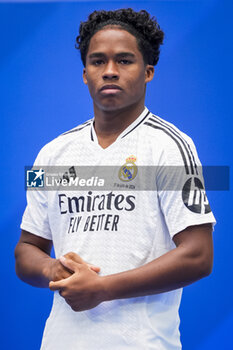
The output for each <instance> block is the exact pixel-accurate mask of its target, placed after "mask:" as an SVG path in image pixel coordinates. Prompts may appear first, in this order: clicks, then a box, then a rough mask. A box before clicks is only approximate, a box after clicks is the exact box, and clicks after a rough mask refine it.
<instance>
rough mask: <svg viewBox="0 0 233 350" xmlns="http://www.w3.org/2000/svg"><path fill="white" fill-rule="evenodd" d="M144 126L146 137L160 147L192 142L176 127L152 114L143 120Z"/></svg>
mask: <svg viewBox="0 0 233 350" xmlns="http://www.w3.org/2000/svg"><path fill="white" fill-rule="evenodd" d="M144 126H145V127H144V130H145V132H146V134H147V137H149V138H150V139H151V140H152V142H153V141H154V142H156V143H159V144H160V145H162V144H163V145H167V144H174V142H175V143H177V142H178V141H179V142H181V143H182V142H185V143H187V142H188V143H192V142H193V141H192V139H191V137H190V136H188V135H187V134H186V133H185V132H183V131H182V130H181V129H179V128H178V127H177V126H176V125H174V124H173V123H171V122H169V121H167V120H165V119H163V118H161V117H159V116H158V115H156V114H153V113H150V115H149V116H148V118H147V119H146V120H145V122H144Z"/></svg>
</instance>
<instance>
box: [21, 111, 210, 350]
mask: <svg viewBox="0 0 233 350" xmlns="http://www.w3.org/2000/svg"><path fill="white" fill-rule="evenodd" d="M50 166H51V167H60V166H61V167H64V168H65V169H67V171H66V175H67V174H68V175H67V176H68V181H69V176H70V178H71V177H72V176H71V175H72V174H71V173H73V174H74V173H75V176H73V177H72V178H73V179H74V178H76V177H77V176H78V172H79V169H83V167H84V166H86V167H87V168H88V167H94V169H95V167H96V169H97V168H98V169H101V168H103V169H108V171H110V173H111V172H112V187H111V186H110V187H105V186H103V187H101V186H99V187H98V186H97V187H95V188H94V185H93V183H92V185H93V186H90V187H89V188H87V187H85V189H84V190H83V189H82V187H79V189H78V190H76V189H75V188H73V187H72V188H66V187H62V188H61V187H59V188H57V189H56V188H54V189H53V190H44V191H43V190H31V191H27V207H26V209H25V212H24V215H23V219H22V224H21V228H22V229H23V230H26V231H28V232H31V233H33V234H35V235H38V236H40V237H43V238H46V239H49V240H52V241H53V245H54V251H55V256H56V258H59V257H60V256H62V255H64V254H66V253H68V252H71V251H72V252H75V253H77V254H79V255H80V256H81V257H82V258H83V259H84V260H85V261H87V262H89V263H92V264H93V265H96V266H100V268H101V271H100V275H109V274H115V273H119V272H122V271H127V270H131V269H134V268H137V267H139V266H142V265H144V264H146V263H148V262H150V261H152V260H154V259H156V258H158V257H159V256H161V255H163V254H165V253H166V252H168V251H170V250H171V249H174V248H175V244H174V242H173V240H172V238H173V237H174V235H175V234H177V233H179V232H180V231H182V230H184V229H185V228H186V227H188V226H191V225H198V224H204V223H213V224H214V223H215V219H214V216H213V214H212V212H211V210H210V207H209V203H208V200H207V198H206V194H205V191H204V184H203V179H202V174H201V170H200V169H201V168H200V166H201V164H200V161H199V159H198V156H197V153H196V149H195V146H194V144H193V142H192V140H191V139H190V138H189V137H188V136H187V135H185V134H184V133H182V132H181V131H180V130H178V129H177V128H176V127H175V126H174V125H172V124H171V123H168V122H166V121H164V120H163V119H161V118H159V117H158V116H155V115H153V114H152V113H150V112H149V111H148V109H147V108H145V109H144V111H143V112H142V114H141V115H140V116H139V117H138V118H137V119H136V120H135V121H134V122H133V123H132V124H130V125H129V126H128V127H127V128H126V129H125V130H124V131H123V132H122V133H121V134H120V135H119V136H118V138H117V139H116V140H115V142H114V143H112V144H111V145H110V146H109V147H107V148H105V149H103V148H102V147H101V146H100V145H99V144H98V139H97V136H96V133H95V129H94V119H91V120H89V121H87V122H85V123H83V124H81V125H80V126H78V127H76V128H74V129H72V130H70V131H68V132H66V133H64V134H62V135H60V136H59V137H57V138H56V139H54V140H53V141H51V142H50V143H48V144H47V145H45V146H44V147H43V148H42V150H41V151H40V152H39V154H38V156H37V158H36V161H35V164H34V167H37V168H38V169H40V168H41V169H43V167H50ZM151 167H152V168H151ZM170 168H171V169H173V170H174V169H175V170H174V171H168V170H167V169H170ZM84 169H85V168H84ZM141 169H143V171H144V170H145V169H156V170H155V172H153V171H152V172H151V171H150V172H149V175H145V174H147V172H145V174H144V176H143V177H142V176H141V175H140V174H141V173H142V171H141ZM93 174H94V175H95V173H93ZM181 175H182V176H181ZM140 176H141V178H140ZM147 176H148V178H147ZM149 177H151V178H152V181H151V179H149ZM178 178H179V181H178V182H179V184H178V186H177V187H176V188H173V186H174V185H175V184H177V179H178ZM63 179H65V180H67V178H66V177H64V176H63ZM93 179H94V181H96V182H97V183H98V181H100V180H101V179H99V178H97V176H94V177H92V180H93ZM137 179H138V181H139V180H140V179H141V180H140V181H141V182H140V181H139V182H136V180H137ZM110 180H111V176H110ZM147 180H148V181H147ZM110 182H111V181H110ZM180 182H181V186H180ZM149 183H150V185H148V184H149ZM138 184H142V186H141V187H140V186H139V185H138ZM192 184H193V185H192ZM100 185H101V184H100ZM144 185H145V186H144ZM147 185H148V186H147ZM137 186H139V187H137ZM181 294H182V289H178V290H174V291H170V292H167V293H161V294H157V295H149V296H145V297H136V298H127V299H120V300H113V301H106V302H103V303H101V304H100V305H98V306H97V307H95V308H93V309H91V310H87V311H83V312H74V311H73V310H72V309H71V308H70V306H69V305H68V304H67V303H66V302H65V300H64V299H63V298H62V297H61V296H60V295H59V293H58V292H55V293H54V301H53V306H52V310H51V313H50V316H49V318H48V320H47V322H46V326H45V330H44V334H43V340H42V345H41V349H42V350H55V349H56V350H65V349H69V350H84V349H88V350H104V349H112V350H126V349H127V350H130V349H132V350H142V349H148V350H150V349H157V350H178V349H181V343H180V333H179V323H180V319H179V313H178V310H179V305H180V300H181Z"/></svg>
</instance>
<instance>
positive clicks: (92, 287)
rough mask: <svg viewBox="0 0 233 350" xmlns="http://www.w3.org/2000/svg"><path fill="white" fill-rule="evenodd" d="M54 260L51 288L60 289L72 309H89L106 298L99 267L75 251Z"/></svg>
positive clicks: (53, 289)
mask: <svg viewBox="0 0 233 350" xmlns="http://www.w3.org/2000/svg"><path fill="white" fill-rule="evenodd" d="M53 260H54V261H53V265H52V266H51V269H52V273H51V281H50V282H49V288H50V290H52V291H59V294H60V295H61V296H62V297H63V298H64V299H65V301H66V302H67V304H68V305H70V307H71V308H72V310H74V311H84V310H89V309H92V308H94V307H95V306H97V305H98V304H100V303H101V302H103V301H104V300H105V298H104V288H103V283H102V279H103V277H101V276H99V275H98V272H99V271H100V268H99V267H97V266H93V265H91V264H88V263H86V262H85V261H84V260H83V259H82V258H81V257H80V256H79V255H78V254H76V253H73V252H71V253H67V254H66V255H64V256H62V257H61V258H60V259H53Z"/></svg>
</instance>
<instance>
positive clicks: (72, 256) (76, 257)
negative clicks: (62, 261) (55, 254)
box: [64, 252, 85, 264]
mask: <svg viewBox="0 0 233 350" xmlns="http://www.w3.org/2000/svg"><path fill="white" fill-rule="evenodd" d="M64 257H65V258H66V259H71V260H73V261H75V262H77V263H79V264H85V261H84V260H83V259H82V258H81V256H80V255H78V254H77V253H74V252H69V253H66V254H64Z"/></svg>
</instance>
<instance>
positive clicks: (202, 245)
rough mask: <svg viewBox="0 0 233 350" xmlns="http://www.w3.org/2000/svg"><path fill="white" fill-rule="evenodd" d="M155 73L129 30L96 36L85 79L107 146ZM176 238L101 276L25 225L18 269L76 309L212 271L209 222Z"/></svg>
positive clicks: (137, 109) (167, 287)
mask: <svg viewBox="0 0 233 350" xmlns="http://www.w3.org/2000/svg"><path fill="white" fill-rule="evenodd" d="M126 52H128V56H127V55H126V54H125V53H126ZM97 53H98V55H97ZM129 54H130V55H129ZM97 56H98V57H97ZM129 57H130V60H129ZM129 61H130V62H129ZM153 75H154V68H153V67H152V66H149V65H146V64H145V63H144V61H143V58H142V54H141V52H140V51H139V49H138V47H137V42H136V39H135V37H134V36H133V35H131V34H130V33H128V32H126V31H125V30H122V29H118V28H112V27H111V28H105V29H103V30H100V31H99V32H97V33H96V34H95V35H94V36H93V37H92V39H91V41H90V45H89V50H88V53H87V61H86V67H85V68H84V72H83V79H84V83H85V84H87V85H88V88H89V91H90V94H91V97H92V99H93V105H94V112H95V130H96V134H97V137H98V141H99V144H100V145H101V146H102V147H103V148H106V147H108V146H109V145H110V144H111V143H113V142H114V141H115V139H116V138H117V136H118V135H119V134H120V133H121V132H122V131H123V130H124V129H125V128H126V127H127V126H128V125H129V124H130V123H132V122H133V121H134V120H135V119H136V118H137V117H138V116H139V115H140V113H141V112H142V111H143V108H144V99H145V91H146V84H147V83H148V82H149V81H151V80H152V78H153ZM106 84H115V85H118V86H119V87H120V90H117V91H108V92H104V93H103V92H101V91H100V89H101V88H102V87H103V86H104V85H106ZM113 90H114V89H113ZM173 240H174V243H175V245H176V248H175V249H173V250H171V251H170V252H168V253H166V254H164V255H163V256H161V257H159V258H157V259H155V260H153V261H151V262H150V263H148V264H146V265H143V266H141V267H139V268H136V269H133V270H130V271H125V272H122V273H117V274H113V275H108V276H100V275H98V272H99V270H100V268H99V267H97V266H94V265H90V264H88V263H87V262H84V261H83V260H82V258H81V257H80V256H79V255H77V254H76V253H74V252H69V253H67V254H66V255H65V256H64V257H61V258H60V259H53V258H51V257H50V252H51V247H52V241H49V240H47V239H44V238H41V237H38V236H35V235H33V233H30V232H26V231H22V233H21V237H20V240H19V243H18V244H17V246H16V249H15V257H16V272H17V275H18V276H19V278H21V279H22V280H24V281H25V282H27V283H29V284H31V285H34V286H37V287H48V286H49V288H50V289H51V290H52V291H56V290H58V291H59V293H60V295H61V296H62V297H63V298H64V299H65V301H66V302H67V304H68V305H70V307H71V308H72V309H73V310H74V311H83V310H88V309H91V308H93V307H95V306H97V305H98V304H100V303H102V302H103V301H107V300H114V299H121V298H131V297H137V296H144V295H150V294H158V293H162V292H167V291H171V290H174V289H177V288H181V287H184V286H186V285H189V284H190V283H193V282H195V281H197V280H199V279H200V278H203V277H205V276H208V275H209V274H210V273H211V270H212V264H213V243H212V225H211V224H204V225H197V226H190V227H187V228H186V229H185V230H183V231H182V232H179V233H177V234H176V235H175V236H174V238H173ZM91 263H92V264H93V263H94V257H93V261H92V262H91Z"/></svg>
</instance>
